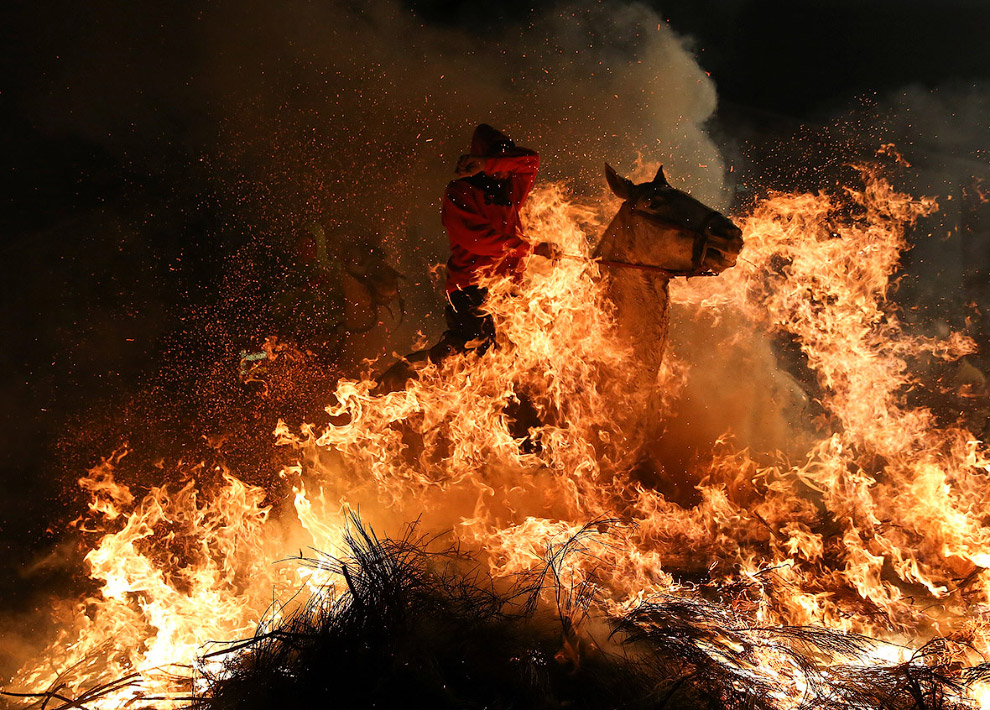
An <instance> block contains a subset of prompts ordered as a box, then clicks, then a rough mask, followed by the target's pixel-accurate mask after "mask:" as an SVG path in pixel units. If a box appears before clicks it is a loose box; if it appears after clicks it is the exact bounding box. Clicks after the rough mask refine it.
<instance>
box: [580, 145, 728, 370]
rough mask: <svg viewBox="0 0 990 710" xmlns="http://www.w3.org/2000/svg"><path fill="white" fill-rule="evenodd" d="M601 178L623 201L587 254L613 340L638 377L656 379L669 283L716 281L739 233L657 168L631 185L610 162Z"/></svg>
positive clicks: (664, 342)
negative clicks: (612, 319) (601, 281)
mask: <svg viewBox="0 0 990 710" xmlns="http://www.w3.org/2000/svg"><path fill="white" fill-rule="evenodd" d="M605 178H606V181H607V183H608V186H609V187H610V188H611V190H612V192H613V193H614V194H615V195H616V196H617V197H619V198H621V199H622V200H623V202H622V206H621V207H620V208H619V211H618V212H617V213H616V215H615V217H614V218H613V219H612V221H611V223H610V224H609V225H608V227H607V228H606V229H605V232H604V234H603V235H602V237H601V239H600V240H599V242H598V245H597V246H596V248H595V250H594V252H593V254H592V256H593V257H594V258H595V259H596V260H598V261H599V263H600V264H601V265H602V266H603V267H604V268H605V271H606V273H607V279H608V284H607V288H606V293H607V295H608V298H609V300H610V301H611V302H612V304H613V306H614V308H615V313H616V330H617V336H618V337H619V338H620V339H621V340H622V341H623V342H626V343H628V344H629V345H631V347H632V349H633V353H634V358H635V361H636V362H637V363H639V368H640V373H641V376H642V377H644V378H645V379H647V380H649V378H650V377H652V378H653V379H654V380H655V378H656V376H657V374H658V373H659V370H660V364H661V361H662V359H663V353H664V350H665V348H666V345H667V333H668V329H669V325H670V307H669V303H670V294H669V287H670V281H671V279H673V278H676V277H687V278H691V277H695V276H715V275H717V274H720V273H722V272H723V271H725V270H726V269H729V268H731V267H733V266H735V264H736V260H737V258H738V257H739V253H740V252H741V251H742V248H743V239H742V230H740V229H739V227H737V226H736V225H735V224H733V223H732V221H731V220H730V219H729V218H728V217H726V216H724V215H723V214H721V213H720V212H718V211H717V210H714V209H712V208H711V207H708V206H707V205H705V204H703V203H702V202H700V201H698V200H696V199H695V198H693V197H691V195H689V194H688V193H686V192H683V191H681V190H678V189H676V188H674V187H671V185H670V183H669V182H667V178H666V176H665V175H664V172H663V166H662V165H661V166H660V169H659V170H658V171H657V174H656V176H655V177H654V178H653V180H651V181H650V182H644V183H640V184H634V183H633V182H632V181H631V180H629V179H628V178H625V177H620V176H619V175H618V174H617V173H616V172H615V170H614V169H613V168H612V167H611V166H610V165H608V164H606V165H605Z"/></svg>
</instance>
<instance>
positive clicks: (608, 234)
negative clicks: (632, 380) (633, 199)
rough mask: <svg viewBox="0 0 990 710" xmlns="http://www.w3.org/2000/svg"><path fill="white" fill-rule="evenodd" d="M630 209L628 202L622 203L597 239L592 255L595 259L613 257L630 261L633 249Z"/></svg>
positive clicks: (633, 239) (633, 234)
mask: <svg viewBox="0 0 990 710" xmlns="http://www.w3.org/2000/svg"><path fill="white" fill-rule="evenodd" d="M631 212H632V210H631V209H630V208H629V204H628V203H623V205H622V207H621V208H620V209H619V211H618V212H616V214H615V217H613V218H612V221H611V222H610V223H609V225H608V227H606V228H605V233H604V234H602V238H601V239H599V240H598V246H597V247H596V248H595V253H594V256H595V258H596V259H614V260H616V261H626V262H630V263H633V262H631V261H630V259H631V258H633V257H634V251H635V230H634V229H633V224H632V220H631V219H630V217H631V216H632V214H631Z"/></svg>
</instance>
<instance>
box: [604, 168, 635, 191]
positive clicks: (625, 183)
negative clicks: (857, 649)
mask: <svg viewBox="0 0 990 710" xmlns="http://www.w3.org/2000/svg"><path fill="white" fill-rule="evenodd" d="M605 180H606V181H607V182H608V186H609V187H610V188H612V192H614V193H615V195H616V197H621V198H622V199H623V200H628V199H629V198H630V197H632V188H633V184H632V182H630V181H629V180H628V179H627V178H624V177H619V174H618V173H617V172H615V170H613V169H612V166H611V165H609V164H608V163H605Z"/></svg>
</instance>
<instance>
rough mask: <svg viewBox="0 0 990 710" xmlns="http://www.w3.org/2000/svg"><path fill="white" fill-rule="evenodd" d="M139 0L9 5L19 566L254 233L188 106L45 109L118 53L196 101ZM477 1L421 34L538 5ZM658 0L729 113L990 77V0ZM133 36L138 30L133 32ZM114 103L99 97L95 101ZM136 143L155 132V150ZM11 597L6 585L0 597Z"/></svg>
mask: <svg viewBox="0 0 990 710" xmlns="http://www.w3.org/2000/svg"><path fill="white" fill-rule="evenodd" d="M139 5H140V7H134V6H133V4H130V3H122V2H117V3H114V2H109V1H107V0H103V1H102V2H92V3H90V2H85V3H79V2H67V1H65V0H55V1H54V2H48V3H33V2H8V3H4V5H3V9H2V10H0V155H2V156H3V158H2V160H0V181H2V197H0V264H2V268H3V274H2V277H0V282H2V286H0V289H2V290H0V293H2V294H3V304H4V305H3V309H2V311H3V312H2V314H0V332H2V333H3V336H4V347H3V352H2V353H0V372H2V373H3V375H2V376H3V384H2V386H0V410H2V414H0V426H3V428H4V431H5V437H4V438H5V444H4V451H3V454H2V456H0V483H2V485H3V486H4V487H5V489H6V490H7V492H8V494H9V498H10V499H11V500H16V501H18V504H17V505H16V506H10V505H7V506H4V509H3V518H2V519H0V555H4V556H8V555H9V556H10V559H11V562H12V563H13V564H15V565H17V564H20V563H21V562H22V561H23V560H24V559H27V557H28V556H29V555H31V554H35V552H36V550H38V549H41V548H43V547H44V546H45V545H47V544H49V542H50V541H51V540H52V539H53V534H51V533H46V532H45V530H46V527H47V526H48V524H49V521H51V520H53V519H55V520H59V519H61V516H62V515H63V513H64V510H63V509H62V508H60V507H58V504H56V502H55V501H56V493H57V491H58V490H59V489H61V488H62V486H63V485H64V484H63V481H65V480H71V479H72V478H73V474H72V473H70V472H66V471H60V470H59V467H60V466H62V467H64V466H65V465H66V463H65V461H66V459H65V458H64V456H63V455H62V454H60V453H58V451H59V447H58V446H57V443H58V442H59V441H60V439H61V438H63V437H65V435H66V432H70V433H71V432H77V431H78V423H79V421H80V420H82V419H85V418H86V417H87V416H93V417H99V416H102V414H101V413H102V412H104V410H106V409H107V408H108V407H110V405H109V404H107V403H108V402H118V401H124V400H125V399H126V396H127V393H129V392H131V391H134V390H135V389H139V388H147V387H150V386H151V385H150V384H149V383H150V382H151V381H152V380H153V379H154V378H155V377H156V376H157V375H156V374H155V373H157V372H158V370H159V367H160V362H159V359H160V358H163V357H166V356H167V357H173V358H174V357H175V353H176V352H177V351H178V350H181V347H182V345H181V343H179V341H181V337H180V336H178V335H176V334H175V333H176V332H177V331H178V330H179V329H180V327H181V326H180V323H181V322H182V321H183V320H184V319H185V318H186V317H187V316H188V314H189V313H192V312H195V311H196V310H197V309H198V308H201V307H203V306H204V305H205V304H209V302H210V298H211V297H212V296H211V295H210V294H211V293H212V292H213V290H212V289H213V287H214V286H215V276H216V274H217V273H218V272H219V271H220V270H222V268H223V264H224V261H225V259H226V257H227V256H228V255H229V253H230V252H229V251H225V249H227V247H230V249H233V248H235V247H236V246H237V244H238V239H237V234H238V233H239V230H243V229H246V227H244V226H243V225H240V224H238V219H239V217H238V213H237V209H236V205H232V204H230V202H229V200H228V198H225V197H224V196H223V195H220V194H218V193H217V191H216V185H215V183H214V182H213V181H212V178H211V176H210V175H209V167H208V166H207V165H204V163H203V162H202V161H201V160H200V158H201V157H202V154H203V153H204V151H208V150H209V148H210V141H209V138H208V137H204V136H203V135H202V134H201V133H200V131H199V123H198V122H197V120H196V112H195V110H191V111H186V112H184V113H182V114H174V113H169V111H168V107H167V105H164V108H162V109H161V110H157V108H156V112H155V113H154V115H153V116H151V117H149V116H144V115H142V116H138V117H136V125H137V126H138V128H137V129H136V131H137V134H136V136H137V137H136V138H135V144H129V143H128V142H127V137H126V136H125V137H124V138H122V139H120V140H118V141H116V142H115V143H113V144H108V143H107V142H106V141H102V140H97V139H96V138H94V136H96V135H98V134H99V126H96V127H95V128H94V126H93V125H92V121H93V116H94V115H95V116H97V117H98V116H99V112H98V111H94V112H91V113H90V116H89V117H87V121H88V123H87V125H85V126H83V125H77V123H76V122H75V121H76V118H75V117H74V116H72V115H59V114H57V113H56V114H52V113H51V110H52V109H50V108H49V107H48V104H47V103H46V101H45V97H46V96H47V95H49V94H52V93H57V92H58V91H60V87H59V86H58V85H57V84H58V81H59V77H60V76H61V73H60V69H59V67H60V66H61V64H62V63H65V62H87V61H88V60H89V59H90V58H94V57H99V56H100V55H102V53H103V51H104V50H105V49H107V48H108V46H109V48H110V49H121V48H123V49H125V50H126V51H125V52H124V53H125V54H126V53H127V52H130V51H133V54H134V56H135V57H136V60H135V63H134V65H133V66H128V65H124V66H115V67H113V68H112V69H113V71H119V72H124V73H127V72H141V71H153V72H155V75H156V76H155V79H154V81H153V82H150V83H153V84H154V85H155V86H156V87H157V89H156V90H157V91H160V92H163V93H164V94H165V95H167V96H173V97H178V99H177V100H178V101H186V100H187V99H188V98H189V95H188V93H184V92H186V86H187V85H188V83H189V82H188V78H189V76H190V75H191V74H193V73H194V72H195V71H196V66H197V56H196V55H195V52H190V51H189V50H188V48H187V46H186V44H185V41H184V40H185V37H186V32H187V30H188V26H189V24H190V23H194V22H195V21H196V13H195V12H194V11H192V10H190V7H191V6H192V5H191V4H186V3H171V2H151V3H139ZM481 5H482V4H481V3H457V2H446V1H438V0H413V1H412V2H411V7H413V8H414V9H415V10H416V11H417V12H418V13H419V14H420V16H421V17H422V18H423V19H424V20H425V21H426V22H427V23H429V24H432V25H441V26H443V25H445V26H450V27H457V28H461V29H467V30H468V31H470V32H471V33H473V34H474V35H475V36H477V37H484V36H485V35H486V33H490V32H498V31H500V30H502V29H504V28H505V27H506V26H509V25H512V24H513V23H519V22H525V18H526V17H527V16H528V15H529V12H530V9H529V3H523V2H519V1H518V0H509V1H507V2H501V3H499V4H498V5H499V10H498V11H497V12H496V13H495V14H492V11H491V10H490V9H489V8H488V7H487V6H489V5H490V3H484V4H483V5H484V6H486V7H485V9H479V7H480V6H481ZM652 5H653V6H655V7H658V8H659V9H660V11H661V12H662V14H663V15H664V17H665V18H667V20H668V21H669V22H670V24H671V26H672V27H673V28H674V29H675V30H676V31H677V32H678V33H680V34H682V35H689V36H691V37H693V38H694V49H695V52H696V54H697V56H698V59H699V62H700V64H701V66H702V67H703V68H704V69H705V70H707V71H708V72H710V73H711V76H712V78H713V79H714V81H715V84H716V87H717V89H718V92H719V97H720V101H721V102H723V104H725V105H729V106H736V107H742V108H743V109H744V110H747V111H755V112H766V113H767V114H776V115H779V116H783V117H787V118H788V119H793V121H794V122H795V123H796V122H800V121H813V122H814V121H819V120H823V117H826V116H828V115H829V114H831V113H833V112H836V111H841V110H842V109H843V107H845V106H851V105H853V103H854V100H855V99H856V97H858V96H864V95H866V96H872V95H873V94H874V93H876V94H877V95H883V94H886V93H887V92H891V91H893V90H896V89H900V88H902V87H905V86H907V85H921V86H923V87H935V86H940V85H944V84H946V83H947V82H956V83H962V84H969V83H973V82H985V81H986V80H987V79H990V42H988V41H987V36H986V33H987V28H988V27H990V3H987V2H986V0H927V1H925V2H920V1H917V0H800V1H797V2H795V1H794V0H789V1H786V2H785V1H782V0H689V1H682V2H662V1H660V0H653V2H652ZM138 15H140V17H139V18H138V20H140V21H136V20H135V17H136V16H138ZM133 27H141V28H142V29H141V31H140V32H139V33H137V34H133V33H131V34H129V31H130V28H133ZM115 45H120V46H119V47H118V46H115ZM90 52H91V53H92V54H89V53H90ZM108 69H109V68H108V67H107V66H103V65H101V64H100V62H99V61H94V62H93V70H92V72H93V73H92V75H91V76H89V77H88V79H89V80H90V81H91V85H92V86H94V87H99V86H100V85H101V78H100V76H99V73H100V72H105V71H108ZM114 98H115V97H113V96H110V97H104V96H100V95H99V94H98V93H96V95H94V97H93V100H94V102H98V101H108V100H109V101H113V100H114ZM209 98H210V97H204V99H203V105H204V106H208V105H209ZM56 105H57V104H56ZM55 110H56V112H57V111H58V109H55ZM204 110H206V109H204ZM141 131H144V132H145V133H143V134H142V133H141ZM142 135H145V136H150V138H149V139H148V140H147V141H146V142H145V143H144V144H141V143H140V139H141V136H142ZM149 204H152V205H154V204H160V205H161V207H160V209H158V210H157V213H156V216H157V218H159V219H158V223H159V226H158V227H157V229H160V230H161V232H162V234H161V235H160V237H155V236H154V235H152V237H151V238H149V239H147V240H145V241H143V242H141V243H131V244H129V246H128V248H127V249H126V250H125V249H123V248H118V245H117V241H118V240H126V239H127V235H126V233H127V230H126V229H123V230H121V231H120V233H119V235H116V236H115V234H114V231H113V228H112V224H111V222H112V220H108V218H107V217H106V213H107V210H108V209H109V210H110V211H112V212H113V213H114V214H123V215H130V214H132V213H135V212H140V211H142V210H144V211H147V206H148V205H149ZM108 206H110V207H108ZM97 223H98V224H97ZM94 225H95V226H94ZM90 228H92V229H93V230H94V233H95V232H97V231H98V232H99V237H98V238H97V239H96V241H93V240H90V241H89V242H88V243H85V244H84V243H82V242H79V241H77V240H75V238H74V236H73V235H74V233H77V232H80V231H86V230H87V229H90ZM153 229H154V228H152V227H149V230H152V231H153ZM207 232H210V233H215V232H221V233H223V234H230V235H233V236H230V237H229V240H228V241H224V240H223V239H221V241H220V243H221V245H222V248H220V249H218V248H217V247H216V242H215V241H214V242H209V243H207V244H202V243H201V242H200V241H197V239H196V238H195V235H197V234H202V233H207ZM142 250H143V251H142ZM135 254H138V256H135ZM177 260H178V261H179V262H181V267H175V264H176V263H177ZM92 304H99V308H96V310H95V311H94V309H93V308H91V307H90V306H91V305H92ZM132 312H134V313H138V315H136V316H133V317H132V315H133V314H132ZM94 313H95V315H94ZM108 314H109V315H108ZM128 314H131V315H128ZM118 316H119V317H118ZM125 316H126V317H125ZM128 319H129V320H128ZM119 322H126V323H127V324H128V327H130V328H132V329H133V331H134V333H135V336H136V337H135V339H134V342H131V341H128V342H129V343H130V344H128V345H110V344H109V343H110V340H111V339H108V338H105V337H103V336H104V335H105V334H106V333H108V332H110V331H112V330H113V329H114V327H116V326H115V323H119ZM118 340H119V339H118ZM177 343H178V344H177ZM101 402H102V403H103V404H100V403H101ZM94 403H95V404H94ZM100 445H102V442H99V441H97V442H94V444H93V448H96V449H98V448H99V446H100ZM102 453H106V452H105V451H104V452H102ZM70 460H71V461H72V464H73V465H74V464H75V463H76V461H75V460H73V459H70ZM13 491H17V492H16V494H15V493H12V492H13ZM53 506H55V507H54V510H55V512H54V514H52V513H51V512H50V511H51V510H52V508H53ZM25 540H27V543H26V544H25ZM5 568H7V569H10V566H9V565H5ZM16 582H17V580H16V579H13V585H14V586H16ZM8 591H9V590H8V589H7V585H6V584H4V585H0V594H3V593H7V592H8Z"/></svg>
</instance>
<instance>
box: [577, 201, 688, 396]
mask: <svg viewBox="0 0 990 710" xmlns="http://www.w3.org/2000/svg"><path fill="white" fill-rule="evenodd" d="M631 217H632V215H631V210H630V209H629V206H628V204H624V205H623V206H622V208H621V209H620V210H619V212H618V214H616V215H615V218H614V219H613V220H612V222H611V224H609V226H608V228H607V229H606V230H605V233H604V234H603V235H602V238H601V240H600V241H599V242H598V247H597V248H596V249H595V256H596V257H597V258H600V259H602V260H603V261H606V262H607V261H609V260H613V261H624V262H626V263H628V264H641V263H644V260H645V259H648V258H649V256H650V255H649V254H646V253H644V248H643V245H639V244H637V239H636V238H637V232H636V229H635V228H634V225H633V221H632V219H631ZM603 271H605V272H606V273H607V275H608V295H609V298H610V299H611V301H612V303H613V304H614V305H615V313H616V326H617V331H618V335H619V337H620V338H622V339H623V340H624V341H626V342H627V343H628V344H629V345H631V346H632V348H633V355H634V358H635V359H636V363H635V365H636V366H641V367H642V368H643V376H645V377H650V376H653V377H655V376H656V373H657V371H658V370H659V368H660V361H661V358H662V357H663V351H664V347H665V346H666V343H667V325H668V323H669V321H670V314H669V312H668V290H667V286H668V284H669V281H670V279H669V278H668V277H666V276H664V275H663V274H660V273H658V272H656V271H649V270H645V269H644V270H641V269H634V268H629V267H617V266H613V267H609V266H608V264H607V263H605V264H604V265H603Z"/></svg>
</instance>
